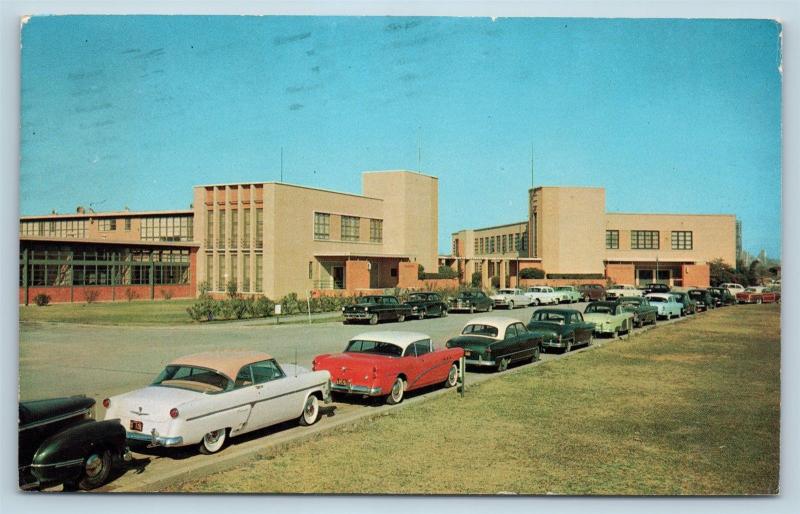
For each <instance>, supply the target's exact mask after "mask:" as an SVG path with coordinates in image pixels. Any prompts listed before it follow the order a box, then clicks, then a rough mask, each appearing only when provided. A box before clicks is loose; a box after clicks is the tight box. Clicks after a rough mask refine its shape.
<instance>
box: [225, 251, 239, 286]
mask: <svg viewBox="0 0 800 514" xmlns="http://www.w3.org/2000/svg"><path fill="white" fill-rule="evenodd" d="M238 257H239V256H238V255H236V254H235V253H233V254H231V276H230V278H229V279H228V282H233V283H234V284H236V289H237V291H238V289H239V277H238V274H237V273H236V272H237V271H238V267H239V266H238V264H239V258H238ZM225 290H226V291H227V290H228V284H225Z"/></svg>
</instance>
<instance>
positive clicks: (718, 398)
mask: <svg viewBox="0 0 800 514" xmlns="http://www.w3.org/2000/svg"><path fill="white" fill-rule="evenodd" d="M779 316H780V311H779V307H778V306H774V305H759V306H738V307H732V308H726V309H719V310H717V311H712V312H710V313H708V314H707V315H704V316H702V317H698V318H696V319H693V320H691V321H688V322H686V323H681V324H677V325H675V326H671V327H668V328H667V327H665V328H663V329H659V330H653V331H649V332H648V333H646V334H643V335H641V336H639V337H636V338H634V339H632V340H630V341H629V342H621V343H616V344H612V345H609V346H606V347H605V348H602V349H598V350H596V351H592V352H584V353H581V354H577V355H574V356H572V357H570V358H568V359H560V360H558V361H553V362H550V363H547V364H544V365H540V366H535V367H533V368H531V369H529V370H526V371H524V372H521V373H517V374H513V375H510V376H506V377H503V378H502V379H498V380H491V381H488V382H485V383H482V384H480V385H475V386H472V387H471V388H470V389H469V392H468V395H467V396H466V397H465V398H464V399H461V398H459V397H458V396H457V395H445V396H443V397H439V398H436V399H434V400H431V401H428V402H424V403H422V404H420V405H418V406H415V407H413V408H408V409H403V410H401V411H397V412H392V413H391V414H389V415H387V416H383V417H381V418H379V419H377V420H374V421H372V422H370V423H369V424H364V425H356V426H353V427H350V428H346V429H342V430H339V431H335V432H332V433H328V434H325V435H322V436H320V437H319V438H317V439H315V440H312V441H309V442H306V443H302V444H300V445H298V446H296V447H294V448H292V449H291V450H289V451H288V452H286V453H284V454H281V455H264V456H261V457H260V458H258V459H255V460H254V461H253V462H251V463H248V464H247V465H243V466H241V467H239V468H235V469H232V470H228V471H225V472H224V473H219V474H214V475H211V476H209V477H206V478H204V479H200V480H196V481H191V482H187V483H184V484H182V485H180V486H177V487H175V488H173V489H172V490H173V491H180V492H283V493H373V494H374V493H434V494H459V493H461V494H463V493H476V494H495V493H498V492H516V493H521V494H546V493H557V494H638V495H651V494H669V495H671V494H686V495H715V494H733V495H738V494H773V493H776V492H777V487H778V466H779V428H780V426H779V423H780V392H779V391H780V379H779V372H780V323H779V319H780V318H779Z"/></svg>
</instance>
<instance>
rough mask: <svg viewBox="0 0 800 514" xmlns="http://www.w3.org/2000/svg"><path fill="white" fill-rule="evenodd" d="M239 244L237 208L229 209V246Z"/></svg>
mask: <svg viewBox="0 0 800 514" xmlns="http://www.w3.org/2000/svg"><path fill="white" fill-rule="evenodd" d="M238 245H239V210H238V209H231V244H230V247H231V248H238Z"/></svg>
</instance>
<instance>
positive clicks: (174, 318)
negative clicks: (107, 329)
mask: <svg viewBox="0 0 800 514" xmlns="http://www.w3.org/2000/svg"><path fill="white" fill-rule="evenodd" d="M194 301H195V300H192V299H186V300H156V301H152V302H148V301H133V302H109V303H89V304H87V303H60V304H54V305H48V306H46V307H38V306H36V305H28V306H20V308H19V320H20V321H57V322H65V323H89V324H93V325H136V324H144V325H153V324H158V325H161V324H168V325H174V324H187V323H193V321H192V319H191V318H190V317H189V315H188V314H187V313H186V308H187V307H189V306H190V305H191V304H192V303H194Z"/></svg>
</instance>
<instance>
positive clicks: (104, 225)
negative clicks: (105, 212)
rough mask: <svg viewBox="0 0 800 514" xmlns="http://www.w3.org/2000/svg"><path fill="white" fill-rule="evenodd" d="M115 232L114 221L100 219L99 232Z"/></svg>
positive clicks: (115, 223) (115, 225)
mask: <svg viewBox="0 0 800 514" xmlns="http://www.w3.org/2000/svg"><path fill="white" fill-rule="evenodd" d="M112 230H117V220H116V219H102V220H100V232H111V231H112Z"/></svg>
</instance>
